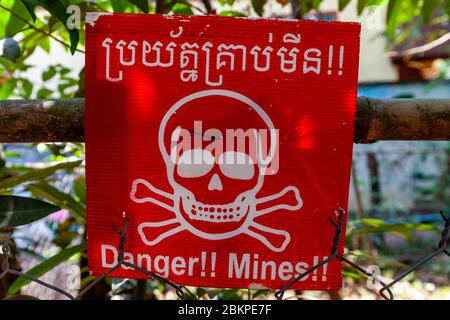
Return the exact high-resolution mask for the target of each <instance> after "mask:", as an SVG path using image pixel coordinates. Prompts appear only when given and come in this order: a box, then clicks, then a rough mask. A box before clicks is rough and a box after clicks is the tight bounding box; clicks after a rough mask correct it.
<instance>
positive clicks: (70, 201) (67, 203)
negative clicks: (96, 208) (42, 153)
mask: <svg viewBox="0 0 450 320" xmlns="http://www.w3.org/2000/svg"><path fill="white" fill-rule="evenodd" d="M27 190H28V191H30V192H31V193H32V194H33V196H35V197H40V198H44V199H47V200H48V201H50V202H51V203H54V204H55V205H57V206H60V207H61V208H63V209H66V210H68V211H70V212H71V213H72V214H73V215H74V216H75V217H76V218H78V221H80V222H85V220H86V209H85V208H84V206H83V205H82V204H81V203H79V202H78V201H76V200H75V199H74V198H73V197H72V196H71V195H69V194H67V193H64V192H62V191H60V190H58V189H57V188H55V187H53V186H51V185H49V184H48V183H45V182H39V183H32V184H29V185H27Z"/></svg>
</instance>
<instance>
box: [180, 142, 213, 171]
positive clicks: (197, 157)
mask: <svg viewBox="0 0 450 320" xmlns="http://www.w3.org/2000/svg"><path fill="white" fill-rule="evenodd" d="M213 166H214V156H213V155H212V154H211V152H209V151H208V150H203V149H191V150H187V151H184V152H183V153H182V154H181V156H180V158H179V159H178V163H177V173H178V175H179V176H180V177H183V178H197V177H202V176H204V175H205V174H207V173H208V172H209V171H211V169H212V168H213Z"/></svg>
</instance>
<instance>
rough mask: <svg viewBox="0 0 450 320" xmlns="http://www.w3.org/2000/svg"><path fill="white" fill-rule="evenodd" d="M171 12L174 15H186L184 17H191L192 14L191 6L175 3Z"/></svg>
mask: <svg viewBox="0 0 450 320" xmlns="http://www.w3.org/2000/svg"><path fill="white" fill-rule="evenodd" d="M172 12H173V13H175V14H186V15H192V14H194V13H193V12H192V9H191V6H190V5H189V4H187V3H180V2H178V3H176V4H175V5H174V6H173V7H172Z"/></svg>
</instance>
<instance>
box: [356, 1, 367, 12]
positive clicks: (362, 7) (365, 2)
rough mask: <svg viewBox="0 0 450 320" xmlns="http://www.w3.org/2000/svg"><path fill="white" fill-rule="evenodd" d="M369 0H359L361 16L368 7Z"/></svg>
mask: <svg viewBox="0 0 450 320" xmlns="http://www.w3.org/2000/svg"><path fill="white" fill-rule="evenodd" d="M367 2H368V0H358V15H359V16H360V15H361V14H362V13H363V11H364V9H365V8H366V7H367Z"/></svg>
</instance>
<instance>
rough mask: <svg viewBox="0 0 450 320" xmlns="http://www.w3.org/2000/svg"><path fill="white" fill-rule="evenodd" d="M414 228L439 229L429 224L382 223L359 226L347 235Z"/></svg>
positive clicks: (401, 231) (412, 229)
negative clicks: (371, 225) (373, 225)
mask: <svg viewBox="0 0 450 320" xmlns="http://www.w3.org/2000/svg"><path fill="white" fill-rule="evenodd" d="M414 230H429V231H438V230H439V229H438V228H436V227H435V226H433V225H430V224H410V223H405V224H382V225H379V226H375V227H368V228H361V229H358V230H355V231H352V232H350V234H349V235H348V236H349V237H351V236H354V235H359V234H368V233H384V232H400V233H403V232H409V231H414Z"/></svg>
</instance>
